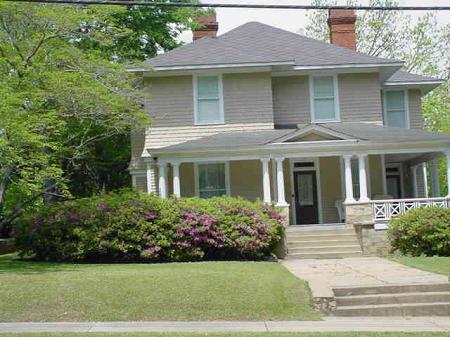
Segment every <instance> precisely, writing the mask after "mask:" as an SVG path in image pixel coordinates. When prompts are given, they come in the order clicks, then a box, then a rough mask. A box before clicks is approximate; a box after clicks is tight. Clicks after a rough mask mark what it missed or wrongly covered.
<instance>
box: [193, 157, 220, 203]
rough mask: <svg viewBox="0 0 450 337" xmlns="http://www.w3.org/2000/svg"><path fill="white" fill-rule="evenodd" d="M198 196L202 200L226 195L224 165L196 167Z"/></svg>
mask: <svg viewBox="0 0 450 337" xmlns="http://www.w3.org/2000/svg"><path fill="white" fill-rule="evenodd" d="M198 183H199V195H200V197H202V198H209V197H213V196H221V195H225V194H226V193H227V189H226V178H225V164H224V163H217V164H200V165H198Z"/></svg>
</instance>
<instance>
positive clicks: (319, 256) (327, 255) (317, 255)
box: [286, 250, 362, 260]
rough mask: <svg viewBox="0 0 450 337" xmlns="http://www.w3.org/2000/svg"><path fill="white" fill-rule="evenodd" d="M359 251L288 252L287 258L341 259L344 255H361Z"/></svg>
mask: <svg viewBox="0 0 450 337" xmlns="http://www.w3.org/2000/svg"><path fill="white" fill-rule="evenodd" d="M361 256H362V254H361V251H360V250H358V251H353V252H334V253H294V254H288V255H287V257H286V259H287V260H297V259H342V258H345V257H361Z"/></svg>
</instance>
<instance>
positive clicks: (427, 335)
mask: <svg viewBox="0 0 450 337" xmlns="http://www.w3.org/2000/svg"><path fill="white" fill-rule="evenodd" d="M1 336H5V337H6V335H3V334H1V333H0V337H1ZM449 336H450V332H417V333H412V332H408V333H407V332H326V333H269V332H265V333H261V332H259V333H208V334H207V333H197V334H191V333H172V332H171V333H165V334H163V333H111V334H105V333H56V334H48V333H46V334H8V337H449Z"/></svg>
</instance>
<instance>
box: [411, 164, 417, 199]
mask: <svg viewBox="0 0 450 337" xmlns="http://www.w3.org/2000/svg"><path fill="white" fill-rule="evenodd" d="M411 182H412V190H413V198H417V166H411Z"/></svg>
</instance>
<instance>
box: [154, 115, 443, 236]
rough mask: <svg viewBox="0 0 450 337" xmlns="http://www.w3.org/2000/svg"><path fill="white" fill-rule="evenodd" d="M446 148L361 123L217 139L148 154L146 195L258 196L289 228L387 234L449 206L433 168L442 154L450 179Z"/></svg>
mask: <svg viewBox="0 0 450 337" xmlns="http://www.w3.org/2000/svg"><path fill="white" fill-rule="evenodd" d="M335 124H339V123H335ZM346 124H358V125H346ZM339 128H341V129H343V130H339ZM336 129H337V130H336ZM361 129H362V130H361ZM349 130H350V131H352V132H353V133H354V134H353V135H352V134H349ZM344 131H345V132H344ZM358 132H360V133H361V134H364V135H365V134H367V133H368V134H369V135H370V137H372V138H369V137H367V136H362V135H359V134H358ZM399 133H400V136H399V135H398V134H399ZM363 137H364V138H363ZM413 140H414V142H413ZM449 148H450V137H448V136H447V135H437V134H430V133H428V132H425V131H419V130H399V129H394V130H392V128H386V127H380V126H376V125H367V124H364V123H340V125H332V126H328V125H327V127H324V126H323V125H314V126H307V127H304V128H302V129H294V130H270V131H259V132H235V133H226V134H217V135H214V136H208V137H204V138H202V139H199V140H194V141H189V142H186V143H182V144H178V145H174V146H169V147H167V148H163V149H158V150H155V151H151V153H152V157H149V158H148V160H147V174H146V180H147V191H148V192H149V193H152V192H156V193H159V195H160V196H161V197H167V196H168V195H172V194H173V195H175V196H176V197H192V196H200V197H210V196H216V195H224V194H227V195H231V196H234V197H243V198H246V199H249V200H257V199H260V200H262V201H263V202H267V203H274V204H275V205H276V206H278V207H280V208H282V209H283V210H284V212H285V214H286V215H287V217H288V219H289V224H290V225H318V224H320V225H325V224H343V223H347V224H348V225H355V224H357V223H359V224H361V225H368V224H371V225H372V226H373V225H374V224H375V228H376V229H383V228H385V226H386V223H387V222H388V221H389V220H390V218H391V217H392V216H396V215H398V214H401V213H403V212H404V211H406V210H408V209H410V208H413V207H422V206H429V205H437V206H441V207H448V206H449V201H448V199H449V195H450V193H448V194H447V195H446V196H441V192H440V186H439V172H438V164H437V162H438V160H439V158H440V157H444V158H446V162H447V180H450V169H449V165H448V163H449V161H450V151H449ZM149 152H150V151H149ZM429 182H430V183H429ZM428 186H430V188H429V187H428ZM355 210H356V211H355ZM372 228H373V227H372Z"/></svg>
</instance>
